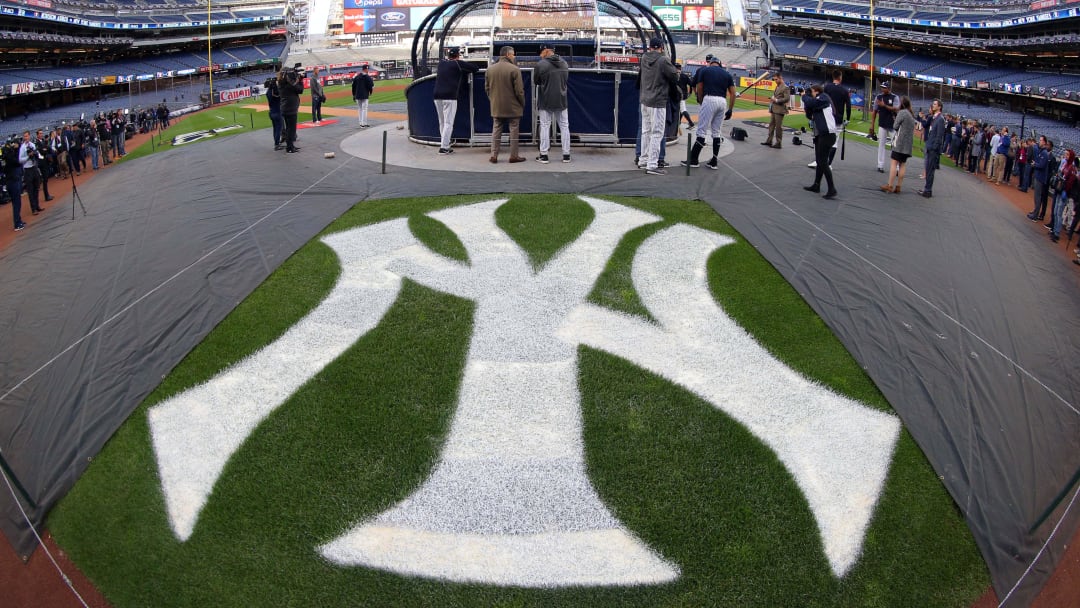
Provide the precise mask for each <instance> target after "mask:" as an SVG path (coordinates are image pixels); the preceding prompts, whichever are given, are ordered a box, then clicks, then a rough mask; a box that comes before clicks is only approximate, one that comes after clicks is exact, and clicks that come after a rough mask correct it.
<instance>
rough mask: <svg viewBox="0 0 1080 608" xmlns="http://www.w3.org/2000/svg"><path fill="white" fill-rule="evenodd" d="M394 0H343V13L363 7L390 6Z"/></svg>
mask: <svg viewBox="0 0 1080 608" xmlns="http://www.w3.org/2000/svg"><path fill="white" fill-rule="evenodd" d="M393 6H394V0H345V7H344V8H345V13H346V14H348V12H349V11H350V10H357V9H363V8H392V7H393Z"/></svg>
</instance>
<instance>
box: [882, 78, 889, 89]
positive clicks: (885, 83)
mask: <svg viewBox="0 0 1080 608" xmlns="http://www.w3.org/2000/svg"><path fill="white" fill-rule="evenodd" d="M881 88H883V89H887V88H889V81H888V80H886V81H885V82H883V83H881Z"/></svg>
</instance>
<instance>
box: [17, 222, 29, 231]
mask: <svg viewBox="0 0 1080 608" xmlns="http://www.w3.org/2000/svg"><path fill="white" fill-rule="evenodd" d="M23 228H26V224H25V223H23V222H19V223H18V225H17V226H15V232H18V231H20V230H22V229H23Z"/></svg>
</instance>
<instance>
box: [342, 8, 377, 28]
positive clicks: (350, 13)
mask: <svg viewBox="0 0 1080 608" xmlns="http://www.w3.org/2000/svg"><path fill="white" fill-rule="evenodd" d="M375 10H376V9H373V8H365V9H348V8H347V9H345V23H344V29H343V30H342V31H344V32H345V33H346V34H366V33H370V32H374V31H375V24H376V22H377V15H376V14H375Z"/></svg>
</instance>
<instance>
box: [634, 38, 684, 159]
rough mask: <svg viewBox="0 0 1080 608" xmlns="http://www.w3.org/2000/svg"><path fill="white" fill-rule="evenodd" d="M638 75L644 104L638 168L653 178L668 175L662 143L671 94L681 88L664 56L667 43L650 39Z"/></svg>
mask: <svg viewBox="0 0 1080 608" xmlns="http://www.w3.org/2000/svg"><path fill="white" fill-rule="evenodd" d="M640 65H641V71H640V72H639V73H638V88H639V94H638V101H639V102H640V103H641V158H640V160H639V161H638V163H639V164H638V167H639V168H643V169H645V172H646V173H648V174H649V175H665V174H666V173H667V171H664V170H663V169H661V168H659V167H657V161H659V160H660V140H661V139H662V138H663V137H664V126H665V122H666V120H665V119H666V114H667V103H668V95H669V91H670V90H671V88H672V87H675V86H677V85H678V82H679V72H678V70H676V69H675V66H674V65H672V64H671V61H670V60H669V59H668V58H667V57H665V56H664V41H663V40H662V39H660V38H659V37H656V38H653V39H651V40H649V50H647V51H645V54H643V55H642V56H641V62H640Z"/></svg>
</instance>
